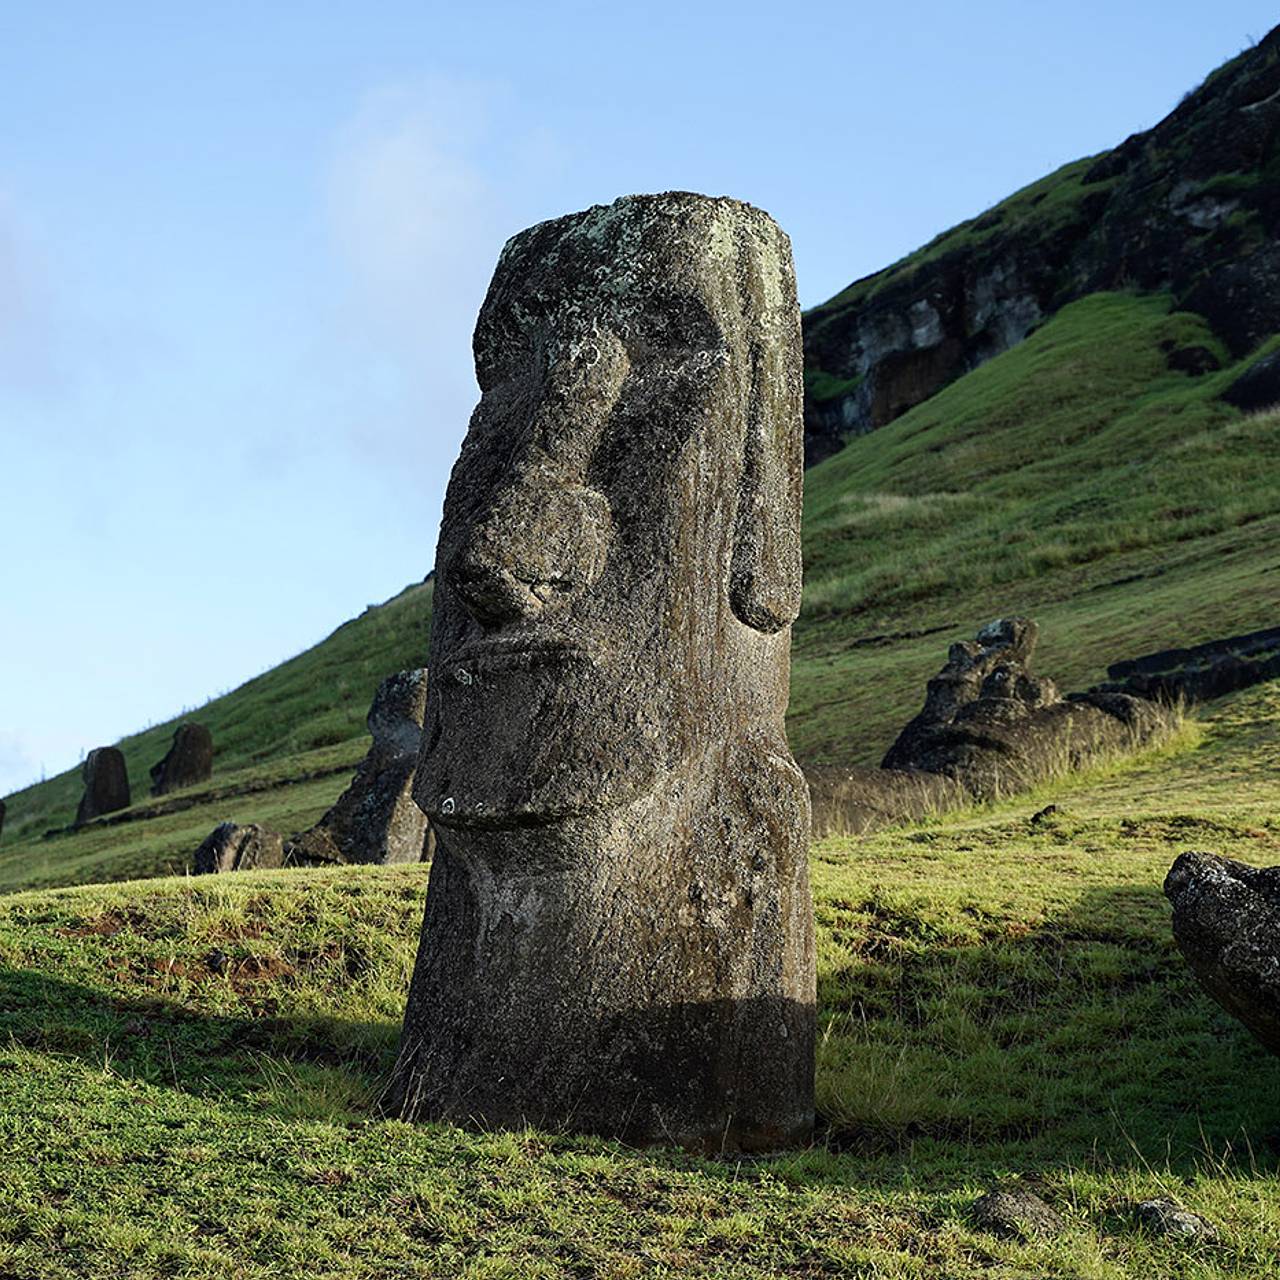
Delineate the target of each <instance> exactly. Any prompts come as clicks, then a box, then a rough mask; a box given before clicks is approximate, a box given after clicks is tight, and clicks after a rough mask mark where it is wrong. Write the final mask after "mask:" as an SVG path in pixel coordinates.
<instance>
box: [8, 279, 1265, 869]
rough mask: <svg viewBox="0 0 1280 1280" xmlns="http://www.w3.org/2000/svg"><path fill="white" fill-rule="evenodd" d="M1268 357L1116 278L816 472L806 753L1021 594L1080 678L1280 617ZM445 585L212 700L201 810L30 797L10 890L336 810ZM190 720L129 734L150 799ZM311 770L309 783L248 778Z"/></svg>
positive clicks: (811, 509) (909, 686)
mask: <svg viewBox="0 0 1280 1280" xmlns="http://www.w3.org/2000/svg"><path fill="white" fill-rule="evenodd" d="M1189 345H1203V346H1206V347H1209V348H1210V349H1214V350H1216V351H1217V354H1218V355H1219V357H1220V358H1222V359H1223V360H1224V363H1225V364H1226V367H1224V369H1223V370H1222V371H1221V372H1220V373H1216V374H1211V375H1209V376H1206V377H1202V378H1192V377H1190V376H1188V375H1186V374H1183V373H1178V372H1171V371H1170V370H1169V369H1168V367H1167V350H1168V349H1169V348H1171V347H1173V348H1176V347H1182V346H1189ZM1244 363H1246V362H1239V363H1237V364H1234V365H1233V364H1230V363H1229V362H1227V360H1226V355H1225V352H1223V351H1222V349H1221V348H1220V347H1219V346H1218V344H1217V343H1216V342H1215V340H1214V339H1213V337H1212V335H1211V334H1210V333H1209V331H1208V329H1207V328H1206V326H1205V325H1204V323H1203V322H1202V321H1201V320H1200V319H1199V318H1197V317H1196V316H1193V315H1190V314H1188V313H1173V314H1170V312H1169V302H1168V299H1167V298H1166V297H1164V296H1163V295H1153V296H1146V297H1138V296H1132V295H1126V294H1097V295H1094V296H1092V297H1089V298H1086V299H1083V300H1082V301H1080V302H1078V303H1075V304H1073V305H1071V306H1069V307H1066V308H1064V309H1063V310H1062V311H1061V312H1059V314H1058V315H1057V316H1056V317H1055V318H1054V319H1053V320H1051V321H1050V322H1049V323H1047V324H1046V325H1045V326H1044V327H1043V328H1042V329H1040V330H1039V331H1038V332H1037V333H1035V334H1033V335H1032V336H1031V337H1030V338H1028V339H1027V340H1026V341H1025V342H1024V343H1023V344H1021V345H1020V346H1018V347H1016V348H1014V349H1013V350H1012V351H1009V352H1007V353H1005V354H1004V355H1002V356H1000V357H998V358H997V359H995V360H992V361H990V362H989V363H988V364H986V365H984V366H982V367H981V368H979V369H977V370H975V371H974V372H973V373H971V374H969V375H968V376H966V377H965V378H963V379H961V380H960V381H959V382H956V383H954V384H952V385H951V386H950V387H948V388H947V389H946V390H944V391H942V392H941V393H939V394H938V395H937V396H935V397H934V398H933V399H931V400H930V401H928V402H927V403H925V404H923V405H920V406H918V407H917V408H915V409H914V410H912V411H911V412H910V413H908V414H906V415H904V416H903V417H901V418H899V419H898V420H897V421H895V422H893V423H892V424H890V425H889V426H887V427H884V428H882V429H881V430H879V431H877V432H874V433H873V434H871V435H869V436H866V437H863V438H861V439H858V440H856V441H854V442H853V443H852V444H851V445H850V446H849V447H848V448H846V449H845V450H843V451H842V452H841V453H839V454H837V455H836V456H835V457H833V458H831V459H829V460H828V461H826V462H824V463H822V464H821V465H819V466H817V467H814V468H813V469H811V470H810V471H809V473H808V475H807V477H806V484H807V491H806V502H805V558H806V583H807V585H806V594H805V607H804V613H803V615H802V617H801V619H800V622H799V624H798V625H797V627H796V630H795V661H794V667H793V680H792V705H791V716H790V732H791V738H792V743H793V746H794V748H795V750H796V753H797V755H799V756H800V758H801V759H802V760H809V761H814V762H835V763H864V764H865V763H875V762H877V761H878V760H879V759H880V757H881V755H882V754H883V753H884V751H885V749H886V748H887V747H888V745H889V743H890V742H891V741H892V740H893V737H894V736H895V734H896V733H897V731H898V729H899V728H900V727H901V725H902V724H903V723H904V722H905V721H906V719H908V718H909V717H910V716H911V715H912V714H913V713H914V712H915V711H916V710H917V709H918V707H919V705H920V702H921V700H922V698H923V693H924V685H925V681H926V680H927V679H928V678H929V676H930V675H932V674H933V673H934V672H935V671H936V670H937V669H938V667H939V666H940V665H941V663H942V661H943V658H944V656H945V653H946V647H947V645H948V644H949V643H950V642H951V641H952V640H955V639H959V638H963V637H968V636H972V634H973V633H974V631H976V630H977V628H978V627H979V626H980V625H981V624H982V623H984V622H986V621H989V620H990V619H991V618H993V617H996V616H999V615H1001V614H1005V613H1015V612H1017V613H1026V614H1030V615H1032V616H1033V617H1035V618H1037V619H1038V620H1039V621H1040V623H1041V625H1042V632H1043V639H1042V653H1041V658H1040V661H1039V666H1040V670H1041V671H1042V672H1044V673H1046V674H1049V675H1052V676H1053V677H1055V678H1056V679H1058V680H1059V682H1060V683H1061V684H1062V685H1063V686H1064V687H1065V688H1079V687H1083V686H1085V685H1087V684H1089V683H1092V682H1093V681H1095V680H1097V679H1099V678H1101V677H1102V675H1103V673H1104V669H1105V667H1106V665H1107V664H1108V663H1109V662H1112V661H1115V660H1116V659H1119V658H1124V657H1131V656H1134V655H1136V654H1139V653H1143V652H1146V651H1149V650H1152V649H1157V648H1162V647H1165V646H1168V645H1174V644H1193V643H1197V642H1199V641H1203V640H1210V639H1215V638H1217V637H1220V636H1224V635H1229V634H1231V633H1233V632H1236V631H1243V630H1247V629H1250V628H1254V627H1261V626H1264V625H1274V624H1276V623H1277V622H1280V484H1277V483H1276V480H1275V477H1276V475H1277V474H1280V414H1276V413H1271V414H1264V415H1255V416H1252V417H1247V416H1244V415H1242V414H1240V413H1239V412H1238V411H1237V410H1235V409H1233V408H1231V407H1230V406H1228V405H1226V404H1224V403H1223V402H1222V401H1221V400H1219V399H1218V398H1217V396H1218V394H1219V393H1220V392H1221V390H1222V389H1223V388H1224V387H1225V386H1226V385H1227V383H1228V382H1229V381H1230V380H1231V379H1232V378H1233V377H1234V376H1235V375H1236V374H1237V373H1238V372H1239V370H1240V368H1241V367H1243V364H1244ZM430 601H431V589H430V586H420V587H414V588H411V589H409V590H408V591H406V592H404V593H403V594H402V595H400V596H398V597H396V598H395V599H394V600H392V601H389V602H388V603H387V604H385V605H383V606H381V607H379V608H377V609H372V610H369V611H367V612H366V613H365V614H363V615H362V616H361V617H359V618H357V619H355V620H353V621H351V622H349V623H347V624H346V625H345V626H343V627H340V628H339V629H338V630H337V631H336V632H334V634H333V635H332V636H330V637H329V638H328V639H327V640H325V641H324V642H323V643H321V644H319V645H317V646H316V647H315V648H314V649H312V650H310V651H308V652H307V653H305V654H302V655H301V656H299V657H297V658H295V659H293V660H292V661H291V662H288V663H285V664H283V665H282V666H280V667H278V668H276V669H275V670H274V671H270V672H267V673H266V674H265V675H263V676H260V677H258V678H257V679H256V680H252V681H250V682H249V683H248V684H246V685H244V686H243V687H242V688H240V689H237V690H236V691H235V692H234V693H231V694H228V695H227V696H226V697H224V698H220V699H218V700H216V701H214V702H212V703H210V704H209V705H208V706H207V707H205V708H203V709H202V710H201V711H200V712H199V713H198V715H199V717H200V719H202V720H204V721H205V722H206V723H208V724H209V725H210V727H211V728H212V730H213V735H214V740H215V742H216V743H217V748H218V755H217V760H216V766H215V778H214V786H213V787H212V788H207V789H204V790H203V791H202V792H201V796H202V802H201V803H200V804H199V805H197V806H196V807H194V808H191V809H187V810H185V811H184V812H183V813H182V814H174V815H170V816H168V817H165V818H164V819H151V820H149V821H147V822H145V823H135V824H127V825H122V826H116V827H110V828H106V829H104V830H93V831H86V832H84V833H81V834H78V835H74V836H63V837H59V838H58V839H56V840H51V841H46V840H42V839H41V838H40V836H41V833H42V832H43V831H44V830H45V829H46V828H49V827H54V826H63V825H65V824H66V823H68V822H70V820H71V818H72V816H73V815H74V812H75V806H76V803H77V800H78V798H79V794H80V789H81V786H80V778H79V772H78V770H75V771H71V772H69V773H67V774H63V775H60V776H59V777H58V778H54V779H51V780H50V781H49V782H47V783H43V784H41V785H39V786H36V787H32V788H29V789H28V790H26V791H24V792H20V793H19V794H18V795H16V796H14V797H12V798H11V799H10V801H9V818H8V822H7V825H6V828H5V833H4V836H3V839H2V840H0V889H5V888H10V889H11V888H19V887H29V886H35V885H40V884H58V883H63V884H68V883H80V882H84V881H87V880H101V879H111V878H120V877H122V876H133V875H143V874H164V873H167V872H172V871H176V870H180V869H182V868H183V867H185V866H186V864H187V859H188V858H189V856H190V853H191V851H192V850H193V849H194V848H195V845H196V844H198V843H199V841H200V839H202V838H203V836H204V835H206V834H207V833H208V832H209V830H210V829H211V828H212V827H213V826H214V825H215V824H216V823H217V822H219V821H222V820H224V819H228V818H231V819H234V820H236V821H242V822H247V821H262V822H265V823H268V824H269V825H272V826H275V827H277V828H278V829H281V830H284V831H285V832H286V833H288V832H292V831H294V830H298V829H301V828H302V827H304V826H306V825H308V824H309V823H310V822H312V821H314V819H315V817H316V816H318V815H319V813H320V812H322V811H323V809H324V808H325V806H326V805H327V804H328V803H331V802H332V800H333V799H334V798H336V796H337V794H338V793H339V792H340V791H341V790H342V787H343V786H344V785H345V781H346V777H345V773H344V772H342V770H343V769H344V768H349V767H350V766H353V765H354V763H355V761H356V760H357V759H358V758H359V757H360V755H361V754H362V753H363V751H364V749H365V746H366V739H365V736H364V723H363V719H364V714H365V711H366V710H367V707H368V702H369V699H370V697H371V695H372V692H373V689H374V688H375V686H376V685H377V682H378V680H379V679H380V678H381V677H382V676H383V675H385V674H387V673H388V672H391V671H394V670H397V669H399V668H402V667H407V666H413V665H417V664H418V663H420V662H422V661H423V660H424V657H425V654H426V642H427V634H426V633H427V624H428V620H429V614H430ZM172 727H173V726H172V724H169V725H162V726H157V727H156V728H154V729H151V730H148V731H147V732H146V733H143V734H139V735H137V736H135V737H133V738H129V739H126V740H125V742H124V743H123V744H122V745H123V747H124V750H125V754H126V758H127V759H128V762H129V768H130V774H131V777H132V779H133V781H134V787H135V793H136V796H137V800H138V805H139V806H146V805H148V804H150V801H149V799H148V798H147V797H146V793H145V787H144V786H143V785H142V784H143V783H144V782H145V780H146V769H147V767H148V766H150V764H152V763H153V762H154V761H155V760H157V759H159V757H160V756H161V755H162V754H163V752H164V750H165V748H166V746H167V743H168V739H169V737H170V735H171V733H172ZM324 769H334V770H338V772H335V773H331V774H330V775H328V776H325V777H316V776H315V775H316V773H317V772H318V771H322V770H324ZM292 777H302V778H305V779H306V781H304V782H301V783H298V784H296V785H293V786H287V787H281V788H279V789H277V790H274V791H270V792H264V791H255V792H252V793H249V794H237V793H238V792H243V790H244V788H246V787H251V786H255V785H258V784H260V783H261V782H263V781H264V780H267V781H269V780H271V779H278V780H285V779H288V778H292Z"/></svg>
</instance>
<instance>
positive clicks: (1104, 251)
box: [804, 29, 1280, 462]
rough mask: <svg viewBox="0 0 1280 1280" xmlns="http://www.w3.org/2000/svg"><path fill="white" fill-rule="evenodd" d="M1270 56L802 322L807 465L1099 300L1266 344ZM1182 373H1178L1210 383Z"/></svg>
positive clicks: (1276, 43)
mask: <svg viewBox="0 0 1280 1280" xmlns="http://www.w3.org/2000/svg"><path fill="white" fill-rule="evenodd" d="M1278 54H1280V29H1277V30H1274V31H1272V32H1270V33H1269V34H1268V35H1267V36H1266V37H1265V38H1264V39H1263V40H1261V41H1260V42H1259V43H1258V44H1257V45H1256V46H1255V47H1253V48H1252V49H1249V50H1247V51H1246V52H1245V53H1243V54H1242V55H1240V57H1239V58H1237V59H1235V60H1234V61H1233V62H1232V63H1230V64H1228V65H1227V66H1226V67H1223V68H1221V69H1220V70H1219V71H1218V72H1216V73H1215V74H1214V75H1211V76H1209V77H1208V78H1207V79H1206V80H1205V82H1204V83H1203V84H1202V85H1200V87H1199V88H1197V89H1196V90H1195V91H1194V92H1192V93H1190V94H1188V95H1187V96H1186V98H1185V99H1184V100H1183V101H1182V103H1181V104H1180V105H1179V106H1178V107H1177V109H1176V110H1175V111H1173V112H1172V113H1171V114H1170V115H1168V116H1167V117H1166V118H1165V119H1164V120H1162V121H1161V122H1160V123H1159V124H1157V125H1156V126H1155V128H1153V129H1151V130H1149V131H1147V132H1146V133H1141V134H1135V135H1134V136H1133V137H1131V138H1129V139H1128V140H1127V141H1126V142H1125V143H1123V144H1122V145H1121V146H1119V147H1117V148H1116V149H1115V150H1114V151H1112V152H1110V153H1109V154H1108V155H1106V156H1103V157H1101V158H1100V159H1099V160H1097V161H1095V162H1093V164H1092V165H1089V166H1088V167H1085V166H1084V165H1083V164H1081V165H1078V166H1076V167H1075V170H1074V172H1065V173H1062V174H1059V175H1055V178H1051V179H1047V180H1046V189H1045V190H1042V191H1041V192H1040V193H1039V194H1038V196H1037V195H1035V194H1031V193H1019V194H1018V195H1015V196H1013V197H1011V198H1010V199H1009V200H1008V201H1006V202H1004V204H1003V205H1001V206H998V207H997V208H995V209H992V210H989V211H988V212H987V213H985V214H983V215H982V216H981V217H979V218H976V219H974V220H972V221H970V222H967V223H963V224H961V225H960V226H959V227H957V228H955V230H954V231H953V232H951V233H948V234H947V235H946V236H944V237H941V238H940V239H939V241H938V242H936V243H935V244H933V245H930V246H927V247H926V248H925V249H923V250H922V251H921V252H920V253H918V254H915V255H912V257H911V258H908V259H906V260H905V261H904V262H902V263H900V264H897V265H895V266H892V267H889V268H887V269H886V270H884V271H881V272H878V273H877V274H875V275H874V276H870V277H867V278H866V279H864V280H860V281H857V282H855V283H854V284H852V285H850V286H849V288H848V289H846V290H845V291H844V292H843V293H841V294H839V295H837V296H836V297H835V298H833V299H831V300H830V301H829V302H827V303H825V304H823V305H822V306H819V307H816V308H814V309H813V310H812V311H810V312H808V313H807V314H806V315H805V318H804V346H805V365H806V370H807V371H808V373H809V375H810V394H809V395H808V396H807V398H806V403H805V444H806V458H807V460H808V461H810V462H816V461H818V460H820V459H821V458H822V457H824V456H826V455H827V454H829V453H831V452H833V451H834V450H835V449H838V448H839V447H840V446H841V445H842V444H843V442H844V440H845V439H846V438H848V437H849V436H852V435H857V434H860V433H862V432H865V431H871V430H874V429H875V428H876V427H879V426H882V425H884V424H885V423H886V422H890V421H892V420H893V419H894V418H895V417H897V416H898V415H899V414H901V413H903V412H905V411H906V410H907V409H909V408H911V407H912V406H914V405H916V404H919V403H920V402H921V401H923V400H925V399H927V398H928V397H929V396H931V395H933V394H934V393H935V392H937V391H938V390H940V389H941V388H942V387H944V386H945V385H946V384H947V383H949V382H951V381H953V380H954V379H956V378H958V377H960V376H962V375H963V374H965V373H967V372H969V371H970V370H971V369H974V368H977V367H978V366H979V365H981V364H983V363H984V362H985V361H987V360H989V359H991V358H992V356H995V355H998V354H1000V353H1001V352H1002V351H1006V350H1008V349H1009V348H1010V347H1012V346H1014V345H1015V344H1016V343H1018V342H1021V341H1022V340H1023V339H1024V338H1025V337H1026V336H1027V335H1028V334H1029V333H1030V332H1031V331H1032V330H1033V329H1034V328H1036V327H1037V326H1038V325H1039V324H1040V323H1042V322H1043V321H1044V320H1045V319H1047V318H1048V317H1050V316H1052V315H1053V314H1054V313H1055V312H1057V311H1058V310H1059V309H1060V308H1061V307H1062V306H1063V305H1065V304H1066V303H1068V302H1071V301H1074V300H1075V299H1078V298H1081V297H1084V296H1085V295H1086V294H1090V293H1095V292H1097V291H1099V290H1109V289H1128V288H1136V289H1143V290H1167V291H1169V292H1171V293H1172V294H1173V296H1174V300H1175V305H1176V306H1178V307H1179V308H1180V309H1183V310H1190V311H1195V312H1198V313H1200V314H1201V315H1202V316H1204V317H1205V318H1206V319H1207V320H1208V321H1209V324H1210V325H1211V326H1212V328H1213V329H1214V331H1215V333H1216V334H1217V335H1218V336H1219V337H1220V338H1221V339H1222V340H1223V341H1224V342H1225V343H1226V345H1227V346H1228V347H1229V349H1230V351H1231V352H1232V354H1233V355H1234V356H1235V357H1237V358H1238V357H1240V356H1242V355H1244V354H1246V353H1247V352H1248V351H1249V350H1251V349H1252V348H1253V347H1254V346H1256V345H1257V344H1258V343H1259V342H1261V341H1262V340H1263V339H1264V338H1266V337H1267V336H1269V335H1270V334H1272V333H1275V332H1277V331H1280V245H1277V243H1276V238H1277V234H1278V233H1280V56H1278ZM1055 179H1056V183H1055ZM1050 183H1054V184H1055V185H1054V186H1053V187H1052V189H1051V190H1049V189H1048V187H1047V184H1050ZM1181 358H1182V357H1180V359H1181ZM1185 358H1186V359H1187V360H1188V361H1191V362H1193V365H1194V367H1190V368H1189V369H1188V371H1189V372H1193V373H1194V372H1196V371H1197V369H1198V368H1200V367H1201V366H1207V362H1206V361H1205V359H1204V357H1203V356H1202V355H1199V354H1197V355H1195V356H1190V355H1188V356H1187V357H1185Z"/></svg>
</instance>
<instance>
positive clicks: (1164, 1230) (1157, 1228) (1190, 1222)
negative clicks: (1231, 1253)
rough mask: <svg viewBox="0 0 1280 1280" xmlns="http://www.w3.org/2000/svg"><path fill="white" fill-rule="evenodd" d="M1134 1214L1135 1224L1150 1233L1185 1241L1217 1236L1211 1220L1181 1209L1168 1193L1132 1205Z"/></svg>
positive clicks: (1206, 1239) (1209, 1238)
mask: <svg viewBox="0 0 1280 1280" xmlns="http://www.w3.org/2000/svg"><path fill="white" fill-rule="evenodd" d="M1133 1216H1134V1219H1135V1220H1136V1221H1137V1223H1138V1225H1139V1226H1140V1227H1142V1228H1143V1230H1144V1231H1149V1232H1150V1233H1151V1234H1152V1235H1153V1236H1164V1237H1165V1238H1167V1239H1170V1240H1186V1241H1191V1240H1205V1241H1212V1240H1216V1239H1217V1238H1218V1230H1217V1228H1216V1227H1215V1226H1214V1225H1213V1223H1211V1222H1209V1221H1208V1220H1207V1219H1205V1218H1202V1217H1201V1216H1200V1215H1199V1214H1198V1213H1192V1212H1191V1210H1190V1209H1184V1208H1183V1207H1182V1206H1181V1205H1180V1204H1179V1203H1178V1202H1177V1201H1176V1200H1171V1199H1170V1198H1169V1197H1168V1196H1159V1197H1157V1198H1156V1199H1154V1200H1142V1201H1139V1202H1138V1203H1137V1204H1135V1205H1134V1206H1133Z"/></svg>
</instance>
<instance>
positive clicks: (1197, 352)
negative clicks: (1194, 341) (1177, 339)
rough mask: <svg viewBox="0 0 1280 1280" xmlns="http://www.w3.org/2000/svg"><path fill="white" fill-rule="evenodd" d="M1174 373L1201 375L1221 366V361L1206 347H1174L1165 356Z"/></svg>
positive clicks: (1196, 376) (1195, 376) (1198, 376)
mask: <svg viewBox="0 0 1280 1280" xmlns="http://www.w3.org/2000/svg"><path fill="white" fill-rule="evenodd" d="M1165 362H1166V363H1167V364H1168V366H1169V368H1170V369H1172V370H1173V371H1174V372H1175V373H1188V374H1190V375H1191V376H1192V377H1193V378H1200V377H1203V376H1204V375H1205V374H1206V373H1213V372H1215V371H1216V370H1218V369H1221V368H1222V362H1221V361H1220V360H1219V359H1218V357H1217V356H1216V355H1214V354H1213V352H1212V351H1210V350H1209V348H1208V347H1201V346H1193V347H1175V348H1174V349H1173V350H1172V351H1170V352H1169V354H1168V356H1167V357H1166V358H1165Z"/></svg>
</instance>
